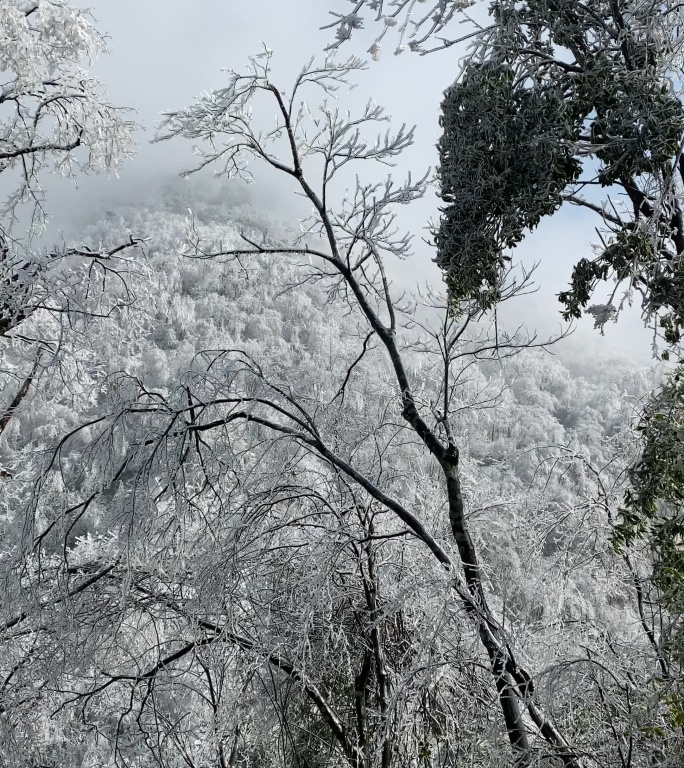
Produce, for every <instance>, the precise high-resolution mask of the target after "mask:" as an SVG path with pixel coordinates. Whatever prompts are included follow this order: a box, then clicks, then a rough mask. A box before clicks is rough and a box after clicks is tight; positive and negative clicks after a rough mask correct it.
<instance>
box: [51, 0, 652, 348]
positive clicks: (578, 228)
mask: <svg viewBox="0 0 684 768" xmlns="http://www.w3.org/2000/svg"><path fill="white" fill-rule="evenodd" d="M80 4H82V5H83V6H84V7H89V8H90V9H91V10H92V13H93V15H94V17H95V19H96V20H97V27H98V29H99V30H100V31H102V32H104V33H106V34H107V35H108V37H109V40H108V44H109V48H110V51H111V54H110V55H109V56H103V57H102V58H101V59H99V60H98V61H97V62H96V64H95V66H94V68H93V71H94V73H95V74H96V75H97V76H98V77H99V78H100V79H101V80H102V81H103V82H104V83H105V85H106V86H107V88H108V91H109V93H110V96H111V99H112V101H113V102H114V103H116V104H121V105H125V106H129V107H133V108H135V109H136V110H138V112H139V115H138V120H139V122H140V123H141V124H142V126H143V127H144V132H143V133H141V136H140V143H141V146H140V152H139V155H138V157H137V158H135V159H134V160H133V161H130V162H129V163H128V164H127V165H126V166H125V167H124V169H123V170H122V172H121V174H120V178H119V179H118V180H117V179H112V180H109V181H108V180H106V179H104V178H99V179H93V180H90V181H87V182H81V184H80V188H79V190H73V189H70V188H68V186H67V185H66V183H65V184H64V185H62V184H61V183H60V186H59V194H56V195H55V194H54V192H53V190H51V196H50V198H49V200H50V206H49V207H50V210H51V212H52V213H53V214H54V218H53V231H54V229H56V228H60V229H63V230H64V231H66V232H67V234H73V233H74V232H75V231H77V228H78V226H79V225H80V224H81V222H82V220H84V218H86V217H89V216H92V215H93V214H96V213H98V212H100V211H103V210H104V209H106V208H111V207H115V206H116V205H117V204H118V203H119V202H124V201H127V200H136V199H144V198H145V197H146V196H147V195H148V194H149V190H150V189H154V188H155V187H157V186H158V185H159V183H160V181H162V180H163V179H165V178H168V177H169V176H171V175H173V174H175V173H177V172H178V171H179V170H181V168H183V167H187V166H188V165H189V164H191V163H192V156H191V152H190V144H189V142H183V141H181V140H179V141H173V142H164V143H161V144H150V143H149V140H150V139H151V138H152V137H153V135H154V127H155V125H156V123H157V121H158V120H159V115H160V113H161V112H163V111H164V110H170V109H174V108H179V107H182V106H185V105H187V104H189V103H190V101H191V100H192V98H193V96H195V95H197V94H198V93H200V92H201V91H203V90H208V89H211V88H219V87H221V86H222V85H224V84H225V74H224V73H222V72H221V70H222V69H223V68H225V67H232V68H235V69H239V68H241V67H242V66H243V64H244V63H245V61H246V60H247V57H248V56H250V55H252V54H255V53H258V52H259V51H260V50H261V46H262V42H263V43H265V44H266V45H267V46H268V47H269V48H271V49H272V50H273V51H274V58H273V73H274V74H273V79H274V81H275V82H276V83H277V84H278V85H279V87H280V88H281V89H282V90H287V87H288V84H289V83H290V82H291V81H292V78H293V77H294V75H295V74H296V73H297V71H299V69H301V67H302V65H303V64H305V63H306V62H307V61H308V59H309V58H310V57H311V56H313V55H316V56H318V57H322V50H323V48H324V47H325V45H326V44H327V43H329V42H330V41H331V39H332V33H331V31H330V30H328V31H321V30H320V27H321V26H323V25H324V24H326V23H329V21H330V20H331V17H330V15H329V10H331V9H334V10H338V11H346V10H347V9H350V8H351V6H350V5H349V3H347V2H344V0H248V1H246V0H239V1H237V0H84V1H83V2H82V3H80ZM373 31H374V30H373ZM455 32H460V30H459V29H458V27H456V28H455ZM371 41H372V37H371V34H370V31H364V32H361V33H359V34H357V36H356V39H355V40H352V42H351V43H350V44H348V46H347V48H346V49H343V53H344V54H345V55H351V54H355V55H360V56H363V57H364V58H368V57H367V54H366V53H365V51H366V49H367V48H368V46H369V45H370V42H371ZM392 47H393V46H392V45H391V42H389V43H388V44H387V45H384V46H383V53H382V56H381V58H380V61H379V62H371V64H370V66H369V70H368V71H367V72H365V73H362V74H361V76H360V77H359V78H358V87H357V88H356V89H354V90H353V91H352V92H350V93H341V94H340V102H341V105H342V106H343V107H345V108H346V107H347V106H349V108H351V109H354V108H358V107H359V106H362V105H363V104H364V103H365V101H366V100H367V99H368V97H369V96H372V97H373V98H374V99H375V100H376V101H377V102H378V103H379V104H381V105H383V106H385V107H386V110H387V113H388V114H390V115H391V116H392V118H393V124H395V125H396V126H399V125H401V124H402V123H407V124H408V125H413V124H415V125H416V126H417V128H416V141H415V145H414V147H413V148H412V149H411V150H410V151H409V152H407V153H406V155H405V156H404V158H403V159H402V165H401V169H400V170H401V172H402V173H403V172H404V171H405V170H408V169H410V170H411V171H412V172H414V173H422V172H423V171H424V170H425V169H426V168H427V167H428V166H432V167H434V166H435V164H436V161H437V156H436V149H435V143H436V141H437V137H438V134H439V126H438V116H439V104H440V100H441V94H442V91H443V90H444V89H445V88H446V87H447V86H448V85H449V84H450V83H452V82H453V80H454V78H455V77H456V75H457V73H458V66H459V59H460V57H461V56H462V55H463V53H464V49H463V48H462V47H461V48H457V47H454V48H451V49H449V50H447V51H443V52H439V53H436V54H433V55H430V56H426V57H420V56H417V55H415V54H411V53H409V52H405V53H403V54H402V55H401V56H393V55H392ZM384 175H385V174H384V172H383V170H382V169H378V178H382V177H383V176H384ZM253 197H254V199H255V200H256V202H257V203H259V202H263V204H265V205H268V206H270V207H274V208H275V209H276V210H277V211H278V212H279V214H280V215H281V216H283V217H287V216H291V215H293V211H295V210H296V208H295V207H294V206H296V202H292V201H293V200H294V198H292V197H291V196H290V195H289V194H288V190H287V189H286V188H285V187H283V186H282V184H280V182H279V181H278V180H276V179H273V178H269V179H260V185H257V187H255V188H254V192H253ZM437 206H438V200H437V199H436V197H435V196H434V194H432V193H430V194H429V197H428V199H426V200H425V201H423V202H421V203H419V204H418V205H415V206H413V207H412V208H411V210H402V212H401V222H402V224H403V225H404V226H405V227H406V228H408V229H410V230H411V231H412V232H413V233H414V234H415V243H416V257H415V259H413V260H412V261H411V262H409V263H406V264H403V265H401V266H400V267H399V269H398V270H397V271H396V272H395V274H396V279H397V280H399V281H402V282H404V281H406V282H407V283H415V282H417V281H424V280H425V278H426V277H427V276H433V278H434V279H435V280H437V279H439V274H438V272H437V270H436V268H435V267H434V265H432V264H431V259H432V258H433V256H434V254H433V252H432V249H431V248H429V247H428V246H427V245H426V244H424V243H422V242H421V238H422V237H427V232H426V230H425V225H426V223H427V220H428V219H429V218H430V217H431V216H435V215H436V214H437ZM597 223H598V222H597V220H596V219H595V218H592V217H591V216H586V215H582V214H581V213H580V212H578V211H576V210H574V211H570V210H568V211H562V212H561V213H560V214H557V215H556V216H554V217H553V219H552V220H549V221H547V222H545V223H544V225H543V226H542V227H541V228H540V230H539V231H538V232H537V233H535V234H534V235H533V236H531V237H529V238H528V239H527V240H526V241H525V243H524V244H523V246H522V247H521V249H519V253H520V254H521V255H522V258H523V260H524V261H525V262H526V263H528V264H530V263H531V262H533V261H535V260H541V261H542V265H541V267H540V269H539V272H538V274H539V282H540V290H539V292H538V293H537V294H536V295H535V296H534V297H531V298H528V299H526V300H525V301H524V304H521V305H520V310H519V311H520V313H521V317H523V318H524V319H525V320H527V321H531V322H534V323H536V324H538V325H539V324H541V325H544V326H548V325H549V323H555V322H556V321H557V320H558V318H559V315H558V306H559V305H558V303H557V300H556V298H555V295H556V294H557V293H558V291H560V290H563V289H564V287H565V286H566V285H567V282H568V279H569V276H570V270H571V265H572V263H573V262H575V261H577V260H578V259H579V258H581V257H582V256H587V255H590V250H589V242H590V241H591V240H592V238H595V232H594V229H593V228H594V226H596V224H597ZM581 326H582V327H581V329H580V330H581V331H582V336H584V335H585V333H586V334H587V337H588V338H590V339H591V340H592V341H596V342H598V346H599V348H600V347H601V346H602V345H605V346H608V347H611V348H620V349H623V350H625V351H627V352H629V353H632V354H634V355H635V356H637V357H638V358H640V359H643V358H644V357H647V356H648V354H649V349H648V345H649V341H648V337H647V336H646V335H645V334H644V332H643V331H642V330H641V328H640V322H639V319H638V313H637V312H633V313H632V314H631V316H628V317H625V318H624V319H623V320H621V322H620V324H619V325H618V326H617V327H616V326H613V325H610V326H608V328H607V339H606V340H605V341H604V340H598V339H596V338H595V337H596V336H597V333H596V332H593V331H590V330H589V329H590V328H591V323H590V321H589V320H585V321H582V323H581ZM595 346H596V345H594V344H593V343H592V347H595Z"/></svg>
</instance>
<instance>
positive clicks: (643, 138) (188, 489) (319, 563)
mask: <svg viewBox="0 0 684 768" xmlns="http://www.w3.org/2000/svg"><path fill="white" fill-rule="evenodd" d="M293 5H296V3H293ZM330 5H331V8H332V10H333V14H332V16H330V17H329V18H330V19H332V23H331V24H330V27H329V32H330V44H329V46H328V49H327V50H326V51H315V50H314V51H311V52H310V53H311V54H315V56H314V59H312V60H311V61H309V63H306V60H304V61H303V62H302V64H303V69H302V70H301V74H300V75H299V76H298V77H297V78H296V80H295V81H294V83H290V84H288V83H283V84H281V83H276V82H272V80H271V58H272V55H273V54H272V53H271V51H269V50H268V49H264V50H263V51H261V52H260V51H256V52H255V56H254V58H252V59H251V60H250V61H248V62H247V63H246V66H245V67H242V68H239V65H240V63H239V62H227V64H230V65H231V66H233V67H234V71H233V70H231V71H227V72H225V73H223V74H224V77H225V85H224V87H223V88H222V89H219V90H215V91H205V92H203V93H201V94H200V95H199V96H198V97H197V98H196V100H195V101H194V102H193V103H192V104H191V105H190V106H188V107H182V105H178V109H177V110H176V111H170V112H167V113H166V114H164V115H162V116H160V118H159V125H158V131H157V134H156V141H160V142H170V143H173V142H182V141H183V140H184V139H186V140H187V139H189V140H190V141H191V142H192V144H193V145H195V147H196V148H195V155H196V161H197V166H195V168H193V169H189V170H191V171H192V170H195V169H197V168H205V167H208V168H210V169H211V170H213V171H215V172H216V173H217V175H218V176H220V177H222V178H216V179H213V178H211V179H210V178H207V177H206V176H202V175H198V176H195V175H192V174H191V175H189V177H188V178H187V179H179V180H178V181H173V182H169V183H167V184H165V185H164V187H163V188H162V190H161V192H160V193H159V194H158V195H157V196H156V198H155V199H150V200H147V201H146V202H145V203H141V202H139V201H132V203H135V204H129V205H125V204H124V205H120V206H118V207H117V209H116V210H112V209H106V210H102V211H99V212H98V213H97V215H95V216H94V218H93V220H92V221H91V223H90V224H89V225H88V226H86V227H84V228H83V230H82V231H81V232H80V233H79V236H78V237H77V238H75V239H73V240H72V241H67V242H64V241H60V240H59V239H55V240H54V241H51V240H50V237H51V230H50V228H49V226H48V227H47V229H46V225H47V224H48V223H49V216H50V185H49V178H50V176H51V174H55V173H57V174H62V175H65V176H67V177H72V178H73V179H74V180H75V181H78V179H79V176H80V175H81V174H88V173H91V172H100V171H104V172H108V171H109V172H112V171H115V170H116V168H117V167H118V166H119V164H121V163H123V162H132V163H135V158H134V157H133V155H134V149H135V147H134V145H135V130H136V126H135V122H134V121H135V115H133V114H131V113H130V112H129V111H126V110H125V109H123V108H121V107H119V106H118V105H115V104H112V103H110V101H109V97H108V96H107V93H106V88H105V85H106V84H105V85H103V84H101V83H99V81H97V80H96V79H95V78H94V77H93V76H92V75H89V74H88V73H87V71H86V70H87V67H88V66H89V65H90V63H91V62H92V59H93V58H94V57H95V56H96V55H97V54H98V53H100V52H102V51H103V50H104V48H105V40H104V38H103V37H102V36H101V35H102V33H103V30H98V29H97V28H96V24H95V21H94V19H93V18H92V17H91V16H90V15H89V14H88V12H87V11H86V10H84V9H83V8H82V7H81V6H80V5H76V4H74V3H71V2H66V0H33V1H32V2H28V0H26V1H25V0H0V72H2V81H1V82H0V180H1V181H2V183H3V184H5V185H6V187H5V188H6V189H8V190H10V191H9V194H8V195H7V196H6V197H5V198H4V200H3V207H2V209H1V211H0V212H1V216H2V217H1V218H0V382H1V390H0V391H1V395H0V397H1V402H0V484H1V488H2V494H1V495H0V531H1V535H0V584H1V589H0V766H2V767H3V768H5V767H6V768H72V767H73V768H96V767H99V766H102V767H110V766H111V767H113V766H126V767H127V768H152V766H158V767H159V768H181V766H187V767H188V768H233V767H236V768H237V767H238V766H241V767H244V768H271V767H272V768H337V767H338V766H348V767H349V768H376V767H377V768H408V767H411V768H423V767H424V768H438V767H439V768H447V767H451V766H453V767H454V768H457V767H458V768H460V767H461V766H463V767H464V768H465V766H468V767H469V768H494V767H498V766H514V767H515V768H528V767H530V768H531V766H540V767H541V766H544V767H547V766H548V767H549V768H552V767H553V768H555V767H556V766H557V767H558V768H604V767H605V768H647V767H648V768H652V767H655V766H676V765H682V763H683V761H684V735H683V734H684V731H683V728H684V670H683V669H682V661H683V654H684V645H683V643H684V641H683V640H682V636H681V632H682V629H681V620H680V614H681V611H682V606H683V605H684V551H682V545H681V542H682V540H683V539H682V536H683V535H684V516H683V515H682V500H683V498H684V469H683V465H682V455H684V454H683V452H682V444H683V443H684V433H683V430H682V423H684V422H683V416H682V413H683V412H684V391H683V388H682V385H681V382H680V354H681V332H682V328H683V327H684V303H683V302H682V295H683V294H682V282H681V280H682V274H684V272H683V270H684V256H682V253H683V252H684V223H683V220H682V214H681V208H680V199H681V194H682V188H683V183H682V179H683V178H684V161H683V160H682V157H681V150H682V146H684V110H683V109H682V101H681V98H680V93H679V90H678V88H679V86H680V81H681V74H682V57H681V54H682V46H684V38H682V33H681V30H682V24H684V8H680V4H678V3H675V2H674V1H673V2H669V0H668V2H662V3H655V2H652V0H587V2H586V3H579V2H576V0H573V1H572V2H570V0H526V2H514V1H513V0H495V1H494V2H491V3H487V4H485V5H483V6H482V8H480V6H479V3H476V2H472V3H471V2H463V0H438V1H437V2H434V0H428V2H425V0H394V1H393V2H390V1H389V0H384V1H383V0H358V2H353V3H349V2H348V1H347V0H345V2H342V0H339V2H337V1H336V2H331V3H330ZM483 9H484V10H485V11H486V10H487V9H488V10H489V12H490V16H489V17H488V21H487V23H486V26H483V24H482V23H480V22H479V21H478V22H476V21H475V20H474V19H475V17H476V15H477V13H478V12H480V13H481V12H482V10H483ZM473 14H475V16H473ZM478 18H479V17H478ZM459 21H460V22H462V23H463V24H466V25H467V24H468V23H470V26H466V27H465V29H466V30H467V35H468V41H467V43H468V45H469V46H470V47H469V48H467V49H464V50H467V52H468V53H467V55H466V56H465V58H464V59H463V61H462V62H461V65H462V70H461V75H460V78H459V79H458V80H457V81H456V82H455V84H454V85H453V86H452V87H451V88H450V89H448V90H447V92H446V94H445V97H444V102H443V104H442V120H441V128H442V130H443V134H442V136H441V138H440V142H439V146H438V147H437V149H436V150H435V162H436V164H437V166H438V171H437V173H436V175H435V176H433V175H431V174H426V175H425V176H424V177H423V178H417V177H415V176H414V177H409V178H407V179H404V178H403V177H401V176H399V175H395V176H392V175H391V167H390V168H389V169H388V167H387V166H388V164H390V163H392V162H393V161H394V160H395V159H396V158H397V157H398V156H399V155H400V154H401V153H402V152H403V151H404V150H405V149H407V148H408V147H410V145H411V144H412V142H413V139H414V134H413V132H412V131H411V129H410V127H405V126H401V127H400V126H394V125H393V124H392V122H391V121H389V120H386V116H385V115H384V113H383V111H382V109H381V107H378V106H377V105H376V104H375V103H370V104H368V106H367V107H366V108H365V110H364V109H362V110H361V111H360V112H359V113H358V114H356V113H351V112H347V111H346V107H345V104H344V98H345V93H346V89H347V86H348V85H349V84H351V83H352V82H353V81H354V80H355V79H360V78H362V77H363V74H364V71H365V70H364V68H365V66H366V64H365V63H364V62H362V61H361V59H360V58H357V55H360V54H361V53H364V56H365V52H362V51H358V50H356V49H355V48H354V45H355V39H356V35H358V34H360V33H361V32H364V33H368V32H369V31H370V32H371V33H372V35H375V36H374V37H372V40H371V45H370V49H369V50H368V54H369V56H370V57H371V59H372V58H378V57H379V56H380V55H381V50H382V46H383V45H385V44H386V43H387V44H389V45H391V46H396V48H397V51H398V52H399V53H404V54H405V55H407V56H408V55H420V54H421V53H423V54H426V55H427V53H428V52H429V51H431V52H430V53H429V55H431V56H449V55H450V52H449V49H450V48H451V46H452V45H459V44H460V43H458V42H457V41H456V38H457V36H459V35H461V33H462V31H463V29H464V27H459V26H458V22H459ZM457 33H458V34H457ZM390 40H391V42H389V41H390ZM350 57H351V58H350ZM371 66H372V64H371ZM264 113H266V114H268V115H270V117H269V119H270V121H271V122H270V123H268V124H267V125H266V127H264V125H262V124H260V123H259V120H260V119H261V116H262V115H263V114H264ZM274 121H275V122H274ZM376 137H378V138H376ZM254 166H259V167H263V168H265V169H266V170H268V171H270V172H271V173H273V174H275V175H277V176H284V177H285V178H286V179H287V180H288V183H290V184H291V185H292V187H293V189H294V190H295V191H296V192H297V193H298V194H299V195H300V196H301V197H303V198H304V200H305V202H306V204H307V209H308V210H310V215H309V216H308V217H307V218H304V219H301V220H296V219H295V220H293V221H287V220H282V219H281V218H279V217H278V216H276V215H274V214H273V212H271V211H268V210H264V209H262V208H260V207H259V206H258V205H257V204H255V203H253V202H252V200H253V198H252V197H251V196H250V193H249V191H248V188H247V187H246V186H245V185H244V183H243V181H244V180H245V179H246V178H247V177H248V174H249V173H250V171H251V169H252V167H254ZM181 170H183V169H181V168H179V169H178V171H179V172H180V171H181ZM388 170H389V171H390V175H389V176H388ZM262 178H263V177H262V176H261V175H258V176H257V179H258V180H261V179H262ZM241 180H242V181H241ZM428 191H430V192H431V193H434V192H435V191H436V192H437V193H438V194H439V196H440V198H441V201H442V207H441V208H440V219H439V221H438V222H436V223H435V224H434V225H433V229H432V240H431V243H430V246H431V250H432V257H431V258H432V259H433V260H434V261H435V262H436V264H437V265H438V267H439V269H440V270H441V275H442V277H443V280H441V281H439V282H436V283H435V284H433V285H430V286H427V287H426V286H425V284H424V282H423V281H422V275H423V273H424V272H425V266H421V264H420V258H422V257H420V256H417V255H413V253H412V239H411V238H412V235H415V234H420V233H411V232H404V231H403V230H402V228H401V225H400V223H401V219H400V217H399V215H398V212H399V211H400V210H401V209H402V208H403V207H404V206H408V205H410V204H411V203H412V202H414V201H416V200H418V199H420V198H422V197H423V196H424V195H425V194H426V192H428ZM572 205H574V206H577V207H579V208H582V209H583V210H585V211H587V210H588V211H590V212H592V213H593V214H594V215H595V220H594V221H593V223H594V224H595V226H596V229H595V230H594V236H595V239H596V240H597V245H596V247H595V249H594V251H593V252H592V251H591V250H589V249H587V253H585V254H580V255H578V258H577V263H576V265H575V268H574V271H573V272H572V276H571V281H570V283H569V285H568V290H567V291H566V292H565V293H563V294H562V295H561V296H560V299H561V302H560V304H559V323H558V325H557V327H556V328H555V329H551V331H550V332H547V329H545V328H539V329H535V328H531V327H530V328H528V327H526V326H525V324H519V325H516V324H512V323H511V322H510V321H509V319H508V318H511V317H514V316H515V307H516V306H521V305H524V303H525V302H526V301H527V298H528V297H529V296H530V292H531V291H532V290H533V289H534V280H535V274H534V272H528V271H526V270H525V268H524V267H522V266H521V265H520V263H519V261H518V259H517V256H516V248H517V246H518V244H519V243H521V242H522V241H523V239H524V236H525V235H526V234H527V233H529V232H530V231H531V230H533V229H534V228H535V227H536V226H537V225H538V224H539V222H540V221H541V220H542V219H544V218H546V217H550V216H552V215H553V214H554V213H555V212H556V211H557V210H558V209H559V208H561V206H572ZM399 259H403V260H406V261H405V262H404V263H405V264H408V265H409V267H407V269H412V268H413V267H411V266H410V265H412V264H414V263H415V275H416V279H415V286H416V287H415V288H406V287H405V286H403V285H402V286H399V285H397V284H396V281H394V280H393V266H392V265H393V263H394V262H395V261H397V260H399ZM604 283H605V284H606V285H607V286H608V293H607V294H605V287H606V286H605V285H603V284H604ZM601 291H603V293H601ZM606 295H607V298H606ZM629 304H634V305H635V306H639V307H640V308H641V310H642V312H643V321H644V324H645V325H646V326H647V327H648V328H650V329H651V331H652V335H653V355H654V359H653V363H652V364H651V365H642V364H640V363H637V362H635V358H636V357H637V355H636V354H635V356H634V357H627V356H624V355H623V356H621V355H618V354H615V353H611V352H609V351H606V350H605V349H604V351H603V352H602V353H601V354H598V355H597V354H596V353H595V352H594V351H593V350H595V349H601V347H600V340H601V335H600V334H601V333H603V332H608V328H607V324H609V323H612V321H613V320H615V321H616V322H618V323H619V322H620V314H621V312H623V311H627V306H628V305H629ZM509 307H513V310H512V311H510V310H509V309H508V308H509ZM561 313H563V314H564V316H565V320H564V321H562V318H561ZM585 314H586V315H589V316H590V317H591V318H592V319H593V321H594V322H595V325H596V331H595V333H596V336H597V345H596V346H594V345H587V344H583V343H582V341H581V339H580V341H579V342H578V341H576V338H575V337H573V335H572V321H573V320H576V319H578V318H580V317H581V316H582V315H585ZM504 317H505V318H507V319H506V320H505V321H504V320H502V319H501V318H504ZM635 343H636V342H635Z"/></svg>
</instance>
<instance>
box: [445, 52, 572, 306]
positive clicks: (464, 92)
mask: <svg viewBox="0 0 684 768" xmlns="http://www.w3.org/2000/svg"><path fill="white" fill-rule="evenodd" d="M569 112H570V105H568V104H566V103H565V102H564V100H563V97H562V95H561V94H559V93H558V92H557V91H556V90H555V89H554V88H552V87H548V86H540V87H527V86H523V85H521V84H518V83H516V82H515V76H514V72H513V70H512V69H511V68H510V67H506V66H501V65H499V64H495V63H491V62H487V63H485V64H475V65H473V66H472V67H471V68H469V70H468V71H467V72H466V74H465V76H464V78H463V80H462V81H461V82H459V83H458V84H456V85H455V86H453V87H452V88H450V89H449V90H448V91H447V93H446V96H445V99H444V101H443V102H442V117H441V120H440V123H441V125H442V128H443V130H444V132H443V135H442V138H441V139H440V142H439V151H440V180H441V183H442V192H441V197H442V199H443V200H444V202H445V203H447V207H445V208H443V209H442V214H443V215H442V220H441V223H440V227H439V230H438V231H437V233H436V243H437V249H438V256H437V263H438V264H439V266H440V267H441V269H442V270H443V271H444V274H445V278H446V281H447V285H448V287H449V290H450V293H451V298H452V300H453V301H454V302H455V303H456V302H459V301H462V300H472V301H474V302H475V303H476V304H477V306H478V307H479V308H481V309H482V310H487V309H489V308H491V307H492V306H493V304H494V303H495V302H496V301H497V299H498V298H499V288H500V282H501V276H502V273H503V271H504V270H505V266H506V264H505V257H504V255H503V251H504V249H506V248H512V247H514V246H515V245H517V244H518V243H519V242H520V241H521V240H522V239H523V237H524V235H525V232H526V231H527V230H529V229H532V228H533V227H535V226H536V225H537V224H538V223H539V221H540V220H541V218H542V217H543V216H548V215H549V214H551V213H553V212H554V211H555V210H556V209H557V208H558V206H559V205H560V204H561V202H562V201H561V197H560V194H561V192H562V191H563V189H564V188H565V187H566V186H567V185H568V184H569V183H570V182H572V181H574V180H575V179H576V178H577V177H578V175H579V173H580V170H581V164H580V162H579V161H578V160H577V159H576V158H574V157H573V156H572V142H573V141H574V140H575V139H576V137H577V135H578V132H579V125H578V123H577V121H576V120H575V121H573V120H572V119H571V115H569ZM573 123H574V124H573Z"/></svg>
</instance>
